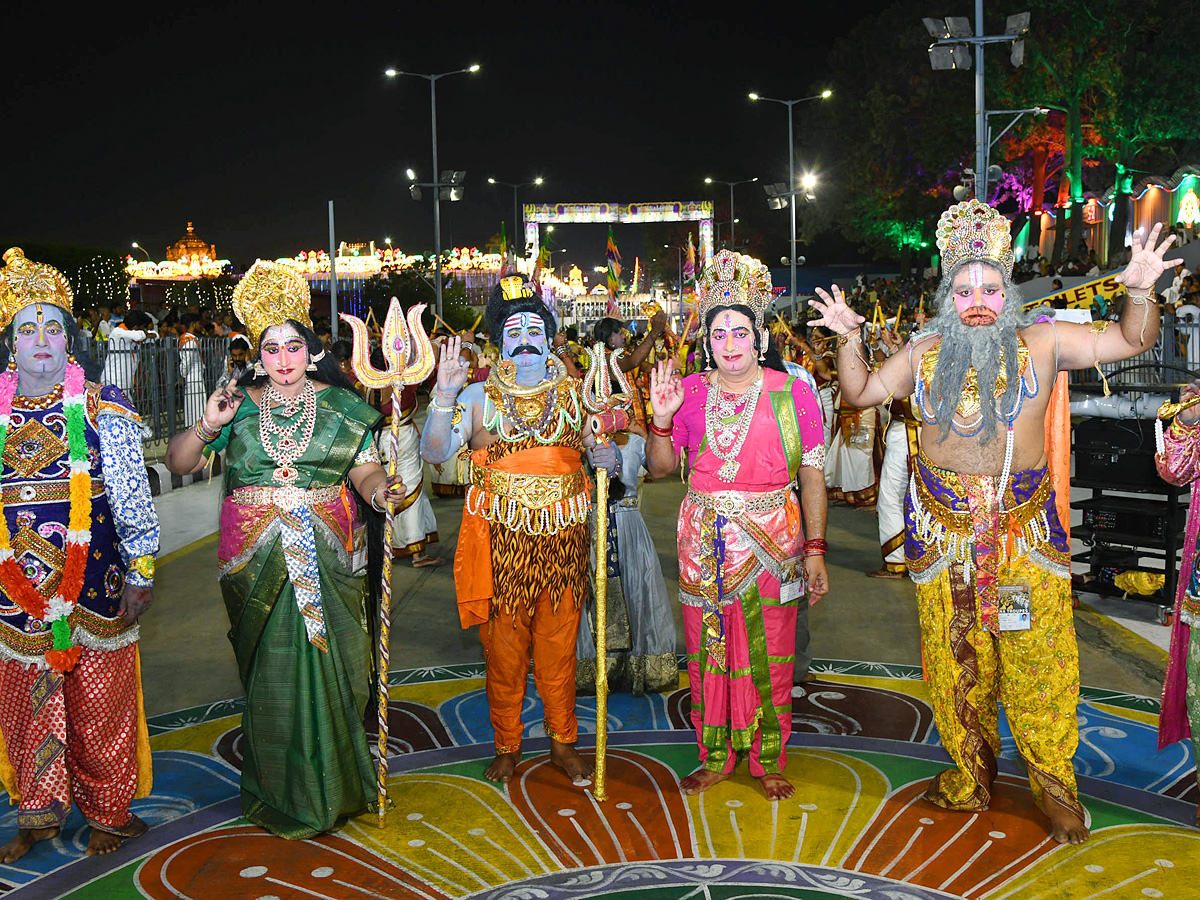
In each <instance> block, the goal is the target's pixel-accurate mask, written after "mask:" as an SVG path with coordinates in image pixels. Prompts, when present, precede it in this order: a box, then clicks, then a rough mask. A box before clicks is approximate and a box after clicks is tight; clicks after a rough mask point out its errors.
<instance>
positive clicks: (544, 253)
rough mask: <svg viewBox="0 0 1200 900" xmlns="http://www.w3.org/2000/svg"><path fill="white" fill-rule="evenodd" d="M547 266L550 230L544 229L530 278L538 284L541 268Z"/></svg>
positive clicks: (548, 266) (546, 267)
mask: <svg viewBox="0 0 1200 900" xmlns="http://www.w3.org/2000/svg"><path fill="white" fill-rule="evenodd" d="M548 268H550V232H549V231H546V232H545V233H544V234H543V235H542V246H541V249H540V250H538V255H537V259H536V260H535V261H534V264H533V275H532V276H530V280H531V281H534V282H537V283H539V284H540V283H541V275H542V270H543V269H548Z"/></svg>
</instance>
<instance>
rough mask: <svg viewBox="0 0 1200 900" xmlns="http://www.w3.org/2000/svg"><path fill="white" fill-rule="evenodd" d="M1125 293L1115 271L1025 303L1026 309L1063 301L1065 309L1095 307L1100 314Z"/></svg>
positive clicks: (1104, 312) (1052, 304)
mask: <svg viewBox="0 0 1200 900" xmlns="http://www.w3.org/2000/svg"><path fill="white" fill-rule="evenodd" d="M1123 293H1125V286H1124V285H1122V284H1117V273H1116V272H1113V273H1111V274H1109V275H1104V276H1101V277H1100V278H1096V279H1094V280H1092V281H1085V282H1084V283H1083V284H1077V285H1075V287H1069V288H1063V289H1062V290H1061V291H1056V292H1055V293H1053V294H1046V295H1045V296H1044V297H1039V298H1038V299H1036V300H1030V301H1028V302H1027V303H1026V304H1025V308H1026V309H1032V308H1033V307H1035V306H1041V305H1042V304H1046V305H1048V306H1054V305H1056V304H1061V303H1065V304H1066V307H1067V309H1091V308H1093V307H1094V308H1095V309H1096V312H1097V313H1099V314H1100V315H1101V316H1103V315H1105V314H1107V313H1108V307H1109V306H1110V305H1111V304H1112V302H1113V300H1115V299H1116V298H1117V297H1118V296H1120V295H1121V294H1123Z"/></svg>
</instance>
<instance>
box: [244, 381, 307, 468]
mask: <svg viewBox="0 0 1200 900" xmlns="http://www.w3.org/2000/svg"><path fill="white" fill-rule="evenodd" d="M276 403H278V404H279V406H280V411H281V412H282V413H283V415H284V416H285V417H291V416H294V415H296V413H297V412H300V410H301V409H303V413H302V414H301V416H300V418H299V419H297V420H296V421H294V422H292V423H291V424H290V425H282V426H281V425H277V424H275V418H274V416H272V415H271V407H272V405H274V404H276ZM316 423H317V389H316V388H315V387H314V386H313V383H312V381H310V380H305V382H304V389H303V390H301V391H300V393H299V394H298V395H297V396H295V397H285V396H283V395H282V394H281V393H279V391H277V390H275V385H273V384H272V383H271V382H269V381H268V382H267V386H266V387H264V388H263V392H262V403H261V404H260V405H259V407H258V431H259V434H260V435H261V436H262V442H263V449H264V450H266V451H267V455H268V456H270V457H271V459H273V460H275V474H274V475H273V476H272V480H273V481H275V482H277V483H279V484H283V485H291V484H295V483H296V479H297V478H298V477H299V476H300V472H299V470H298V469H297V468H296V460H297V459H299V458H300V456H301V455H302V454H303V453H304V451H305V450H307V449H308V442H309V441H310V440H312V436H313V428H314V426H315V425H316ZM301 430H303V433H302V434H301V436H300V438H299V440H297V438H296V432H297V431H301ZM272 441H274V445H272Z"/></svg>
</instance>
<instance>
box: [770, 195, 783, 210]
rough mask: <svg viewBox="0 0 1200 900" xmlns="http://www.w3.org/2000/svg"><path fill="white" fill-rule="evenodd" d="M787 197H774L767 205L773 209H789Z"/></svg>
mask: <svg viewBox="0 0 1200 900" xmlns="http://www.w3.org/2000/svg"><path fill="white" fill-rule="evenodd" d="M787 205H788V200H787V197H772V198H771V199H770V200H768V201H767V206H768V207H770V208H771V209H787Z"/></svg>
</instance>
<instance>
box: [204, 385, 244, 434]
mask: <svg viewBox="0 0 1200 900" xmlns="http://www.w3.org/2000/svg"><path fill="white" fill-rule="evenodd" d="M245 396H246V395H245V392H244V391H243V390H242V389H241V388H240V387H238V386H237V379H236V378H230V379H229V383H228V384H226V385H225V386H224V387H219V388H217V389H216V390H215V391H213V392H212V396H211V397H209V398H208V402H207V403H205V404H204V421H205V422H206V423H207V424H208V425H209V427H211V428H224V427H225V426H226V425H228V424H229V423H230V422H232V421H233V417H234V416H235V415H236V414H237V411H238V407H239V406H241V405H242V400H243V399H245Z"/></svg>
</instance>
